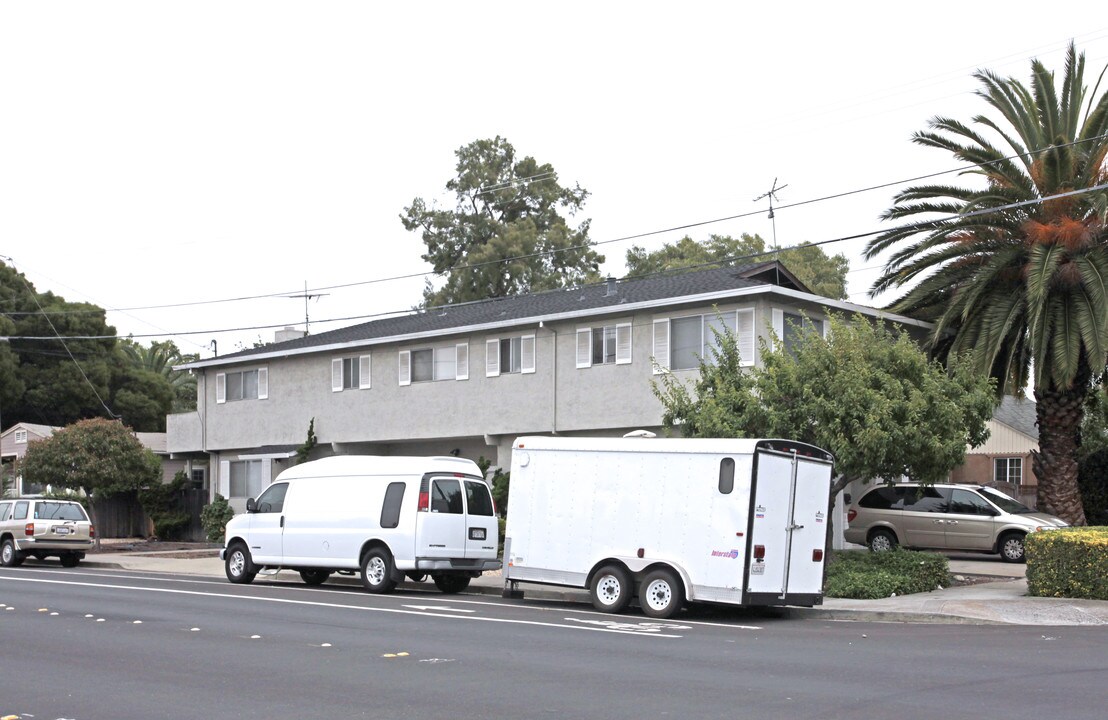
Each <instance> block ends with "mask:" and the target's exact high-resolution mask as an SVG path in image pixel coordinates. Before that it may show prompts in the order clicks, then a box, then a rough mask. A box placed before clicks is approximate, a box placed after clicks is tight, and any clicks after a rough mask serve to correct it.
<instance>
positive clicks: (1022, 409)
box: [993, 395, 1039, 442]
mask: <svg viewBox="0 0 1108 720" xmlns="http://www.w3.org/2000/svg"><path fill="white" fill-rule="evenodd" d="M993 420H995V421H996V422H999V423H1004V424H1005V425H1007V426H1008V427H1010V428H1012V429H1013V430H1015V431H1017V432H1021V433H1023V434H1024V435H1027V436H1028V437H1030V438H1034V439H1035V441H1036V442H1038V440H1039V428H1038V426H1037V425H1036V424H1035V420H1036V416H1035V402H1034V401H1033V400H1028V399H1027V398H1022V397H1013V396H1011V395H1005V396H1004V398H1003V399H1002V400H1001V401H1000V405H998V406H997V408H996V410H995V411H993Z"/></svg>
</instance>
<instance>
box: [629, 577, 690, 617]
mask: <svg viewBox="0 0 1108 720" xmlns="http://www.w3.org/2000/svg"><path fill="white" fill-rule="evenodd" d="M639 602H640V603H641V604H642V611H643V613H644V614H646V615H647V616H649V617H652V618H662V619H665V618H670V617H673V616H674V615H676V614H677V613H678V611H679V610H681V606H682V605H684V604H685V590H684V588H683V587H681V581H680V580H678V579H677V577H676V576H675V575H674V574H673V573H672V572H671V571H669V570H655V571H654V572H652V573H650V574H648V575H647V576H646V577H645V578H643V581H642V585H640V586H639Z"/></svg>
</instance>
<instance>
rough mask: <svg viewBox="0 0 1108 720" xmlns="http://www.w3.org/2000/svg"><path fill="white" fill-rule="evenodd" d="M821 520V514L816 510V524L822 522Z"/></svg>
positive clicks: (822, 516)
mask: <svg viewBox="0 0 1108 720" xmlns="http://www.w3.org/2000/svg"><path fill="white" fill-rule="evenodd" d="M823 518H824V515H823V513H822V512H820V511H818V510H817V511H816V522H818V523H821V522H823Z"/></svg>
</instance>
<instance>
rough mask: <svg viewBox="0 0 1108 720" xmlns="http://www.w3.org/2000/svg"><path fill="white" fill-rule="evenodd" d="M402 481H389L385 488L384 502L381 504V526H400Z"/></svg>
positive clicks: (402, 499)
mask: <svg viewBox="0 0 1108 720" xmlns="http://www.w3.org/2000/svg"><path fill="white" fill-rule="evenodd" d="M404 487H405V485H404V483H402V482H394V483H389V486H388V487H387V488H386V489H385V502H384V504H383V505H381V527H383V528H394V527H399V526H400V504H401V503H402V502H403V501H404Z"/></svg>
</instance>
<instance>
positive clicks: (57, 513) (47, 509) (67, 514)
mask: <svg viewBox="0 0 1108 720" xmlns="http://www.w3.org/2000/svg"><path fill="white" fill-rule="evenodd" d="M35 519H36V520H87V519H88V518H87V517H86V516H85V511H84V509H83V508H82V507H81V506H80V505H77V504H74V503H67V502H40V503H39V504H38V505H37V506H36V507H35Z"/></svg>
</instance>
